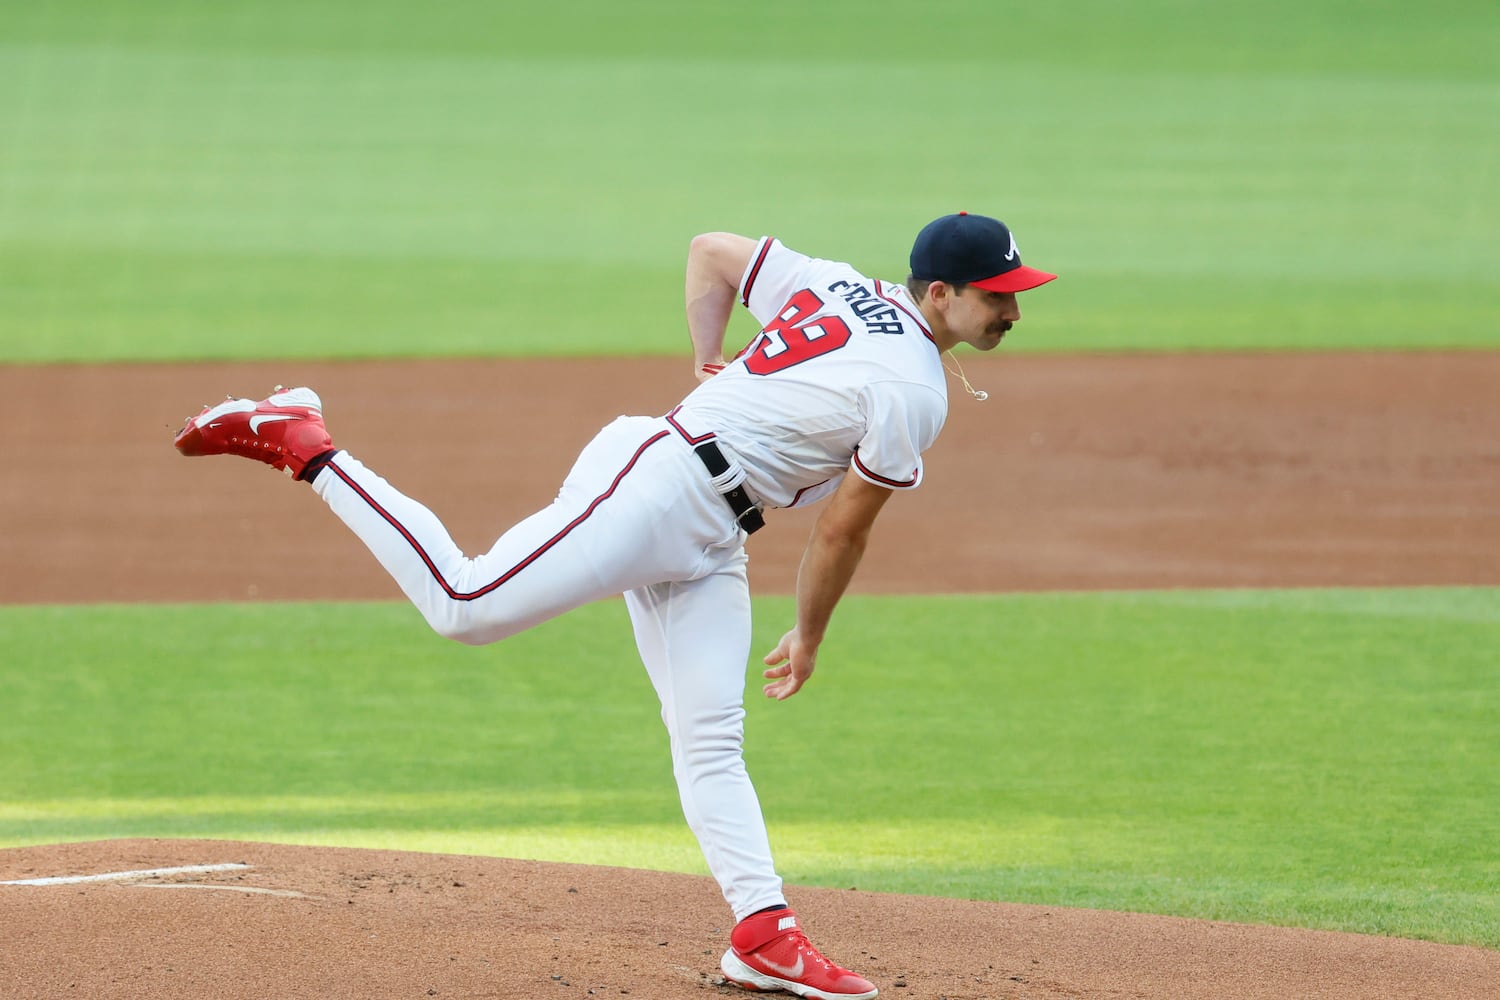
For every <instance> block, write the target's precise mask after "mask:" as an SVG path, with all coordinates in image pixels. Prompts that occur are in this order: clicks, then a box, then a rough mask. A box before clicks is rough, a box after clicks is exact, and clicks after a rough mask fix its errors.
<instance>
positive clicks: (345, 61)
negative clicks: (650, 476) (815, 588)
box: [0, 0, 1500, 1000]
mask: <svg viewBox="0 0 1500 1000" xmlns="http://www.w3.org/2000/svg"><path fill="white" fill-rule="evenodd" d="M1054 8H1056V9H1054ZM1497 37H1500V10H1497V9H1496V8H1495V7H1494V6H1493V5H1492V4H1484V3H1478V2H1459V0H1439V2H1437V3H1435V4H1427V5H1423V6H1422V7H1421V8H1420V9H1418V8H1417V7H1414V6H1412V5H1404V4H1394V3H1386V2H1383V0H1381V2H1368V3H1353V2H1342V0H1310V2H1300V3H1292V2H1290V0H1267V2H1263V3H1258V4H1254V5H1251V4H1243V3H1238V2H1231V3H1225V4H1219V5H1212V6H1210V5H1197V4H1187V3H1180V2H1173V0H1146V2H1143V3H1138V4H1132V5H1117V4H1111V3H1105V2H1103V0H1085V2H1082V3H1076V4H1068V5H1051V6H1037V5H1033V6H1031V7H1027V8H1022V7H1021V6H1020V5H1014V6H1013V5H1009V4H980V3H960V2H953V0H940V2H937V3H934V4H928V5H921V6H920V7H913V6H911V5H897V4H891V3H885V2H884V0H874V2H868V0H867V2H862V3H853V2H846V0H834V2H829V3H823V4H817V5H811V6H809V5H805V4H801V3H792V2H790V0H773V2H767V3H760V4H756V5H754V7H753V8H739V7H736V8H729V7H719V6H715V5H709V4H690V3H686V2H656V3H646V4H638V5H620V4H606V3H603V2H601V0H564V2H561V3H553V4H547V5H534V6H525V7H522V6H520V5H509V4H480V3H472V2H455V3H445V4H438V5H428V6H426V7H423V6H417V7H413V6H411V5H404V4H395V3H390V2H388V0H372V2H367V3H363V4H358V5H356V4H353V3H350V2H348V0H310V2H298V3H290V2H285V0H268V2H262V3H258V4H256V5H254V6H253V7H252V6H241V5H201V4H189V3H186V2H185V0H137V2H132V3H128V4H127V3H120V2H110V0H79V2H76V3H69V4H39V5H29V6H28V7H26V8H25V9H21V10H17V11H14V12H9V13H7V15H6V18H5V27H4V30H3V31H0V79H4V80H6V81H7V85H6V86H4V87H0V426H3V427H4V428H5V429H6V433H5V436H4V441H5V443H4V446H3V447H4V456H5V473H4V476H3V477H0V516H3V518H4V523H5V530H4V532H3V533H0V568H3V573H0V706H3V715H0V995H4V996H7V997H9V996H16V997H26V998H53V997H63V996H84V997H101V998H104V997H107V998H120V1000H137V998H144V997H153V998H184V1000H186V998H200V997H210V996H212V997H233V998H241V997H243V998H252V997H254V998H259V997H270V996H275V997H331V996H348V997H381V998H384V997H393V998H394V997H408V996H411V997H422V996H440V997H441V996H447V997H496V998H510V997H537V996H556V997H587V996H603V995H614V996H620V995H624V994H627V993H628V994H629V995H632V996H637V997H639V996H645V997H652V998H660V1000H676V998H686V997H703V996H720V995H722V996H725V997H732V996H735V995H738V991H737V990H735V989H734V988H732V987H728V986H725V985H723V984H722V983H721V982H720V981H719V980H718V977H717V956H718V950H719V949H722V947H723V939H724V937H725V935H726V934H727V930H728V925H729V921H730V916H729V914H728V912H727V909H726V908H725V907H724V905H723V902H722V900H721V899H720V897H719V895H718V890H717V887H716V886H715V885H714V884H713V882H712V880H711V879H709V878H708V876H707V875H706V874H705V871H706V869H705V868H704V865H703V862H702V860H701V857H700V855H699V853H698V850H697V847H696V845H695V843H694V842H693V840H692V838H691V835H690V834H689V833H688V831H687V828H686V826H685V824H684V823H683V821H682V818H681V813H680V809H679V806H678V802H677V797H676V792H675V788H674V786H673V783H672V776H671V771H670V760H669V757H668V754H667V749H666V740H665V734H664V732H663V731H662V728H661V725H660V722H659V720H658V718H657V713H658V707H657V704H656V702H655V699H654V696H653V694H652V691H651V688H650V685H649V684H648V682H647V680H646V677H645V676H644V673H643V671H642V670H641V668H640V664H639V662H638V660H637V658H636V655H635V652H634V649H633V646H632V644H631V639H630V629H629V625H628V621H627V620H626V615H625V612H624V609H623V607H622V606H621V605H620V604H619V603H618V602H613V601H610V602H604V603H601V604H597V605H594V606H591V607H588V608H585V609H582V610H580V611H577V612H574V613H572V614H570V615H568V616H566V617H564V618H562V619H559V620H557V621H554V622H552V623H549V624H547V625H545V626H543V627H541V628H539V629H537V630H535V631H533V632H531V633H527V634H525V635H522V636H519V637H516V638H514V639H511V640H507V641H506V642H504V643H501V644H499V645H495V646H490V647H484V648H478V649H472V648H466V647H461V646H458V645H456V644H450V643H445V642H444V641H443V640H440V639H438V638H437V637H435V636H434V635H432V634H431V633H430V632H429V631H428V630H427V629H426V627H425V626H424V625H423V624H422V622H421V619H420V617H419V616H418V615H417V614H416V612H415V611H413V610H412V609H411V608H410V607H409V606H408V605H407V604H406V603H405V602H404V601H403V600H401V599H400V595H399V592H398V591H397V590H396V588H395V586H394V585H393V584H391V583H390V582H389V581H388V580H387V579H386V577H385V576H384V574H383V573H382V572H381V571H380V570H379V567H378V566H377V565H376V564H375V563H374V561H373V560H372V559H371V558H370V557H369V555H368V554H367V553H366V552H365V550H364V549H363V548H362V547H361V546H360V544H359V543H358V542H357V541H356V540H355V539H354V538H353V536H352V535H350V534H348V532H347V531H345V530H344V529H343V527H342V526H341V525H340V524H339V523H338V522H337V521H336V519H334V518H333V517H332V516H331V515H329V513H328V512H327V511H326V509H325V508H324V507H323V506H322V504H320V503H319V502H318V501H317V500H316V498H315V497H313V496H312V495H311V494H310V492H309V491H307V490H305V489H303V488H301V487H298V486H294V485H292V484H289V483H287V482H285V481H284V480H283V478H282V477H280V476H279V475H277V474H275V473H272V472H270V471H267V470H265V469H262V468H259V467H257V466H254V465H252V464H250V463H246V462H241V461H238V460H233V459H206V460H194V461H187V460H184V459H182V458H181V457H180V456H178V455H177V454H176V453H175V452H174V451H173V449H172V448H171V438H172V434H173V432H174V431H175V430H176V429H177V428H178V427H179V426H181V424H182V421H183V419H184V418H185V417H187V416H189V415H191V414H193V413H195V412H197V410H198V409H199V408H200V407H201V406H202V405H203V404H204V403H207V402H210V401H214V400H217V399H220V398H222V397H223V395H224V394H225V393H232V394H234V395H250V396H260V395H263V394H264V393H265V392H266V391H268V390H269V389H270V388H271V387H272V386H273V385H275V384H277V383H284V384H287V385H295V384H308V385H312V386H314V387H315V388H317V389H318V390H319V392H320V393H321V394H322V396H323V399H324V402H325V404H326V406H327V418H328V423H329V427H330V430H331V431H332V433H333V436H334V440H335V441H336V442H337V443H338V444H339V445H340V446H342V447H347V448H349V449H350V450H351V451H353V452H355V453H356V454H358V456H359V457H360V458H361V459H363V460H364V461H366V462H367V463H369V464H370V465H371V466H372V467H374V468H377V469H379V470H380V471H381V472H382V474H384V475H386V476H387V477H389V478H390V479H391V480H392V481H393V482H395V483H397V484H399V485H401V486H402V487H403V488H404V489H406V490H408V491H409V492H411V493H412V494H413V495H415V496H416V497H418V498H419V499H422V500H423V501H425V502H427V503H428V504H429V505H430V506H432V508H433V509H434V510H435V511H436V512H437V513H438V514H439V515H440V516H442V517H443V518H444V519H445V520H446V521H447V522H448V523H449V525H450V527H451V528H452V529H453V531H454V536H455V538H456V539H457V540H458V541H459V542H460V544H462V545H464V546H465V547H466V548H467V549H469V550H470V551H477V550H481V549H483V548H485V547H487V546H488V544H489V543H490V541H492V540H493V538H494V537H495V536H496V535H497V534H498V533H499V532H500V531H502V530H504V528H506V527H507V526H509V525H510V524H512V523H514V522H515V521H516V520H517V519H519V518H520V517H523V516H525V515H526V514H528V513H529V512H531V511H532V510H535V509H537V508H538V507H540V506H542V505H544V504H545V503H547V502H548V501H549V500H550V499H551V497H552V494H553V492H554V491H555V489H556V486H557V484H558V482H560V480H561V477H562V475H563V474H564V473H565V472H566V470H567V468H568V466H569V465H570V463H571V461H572V459H573V458H574V456H575V455H576V454H577V451H578V449H579V448H580V447H581V446H582V445H583V444H584V443H585V442H586V441H587V440H588V439H589V437H590V436H591V435H592V433H593V432H594V431H595V430H596V429H597V428H598V427H599V426H601V425H602V424H604V423H606V422H607V421H609V420H610V419H612V418H613V417H614V416H616V415H617V414H621V413H653V414H654V413H662V412H665V411H666V410H667V409H669V408H670V407H671V406H672V405H673V404H674V403H675V402H676V400H677V399H678V398H679V397H680V396H681V395H682V394H683V393H684V392H686V391H687V390H688V389H689V388H690V387H691V385H692V384H693V383H692V372H691V370H690V365H689V361H688V354H687V350H686V346H687V344H686V333H685V324H684V321H683V318H682V302H681V299H682V267H683V262H684V257H685V252H686V247H687V243H688V240H689V239H690V238H691V237H692V235H693V234H695V233H697V232H700V231H704V230H711V229H727V230H732V231H736V232H742V233H745V234H748V235H760V234H762V233H773V234H775V235H777V236H778V237H780V238H781V239H783V240H784V241H785V242H786V243H787V244H788V245H790V246H793V247H796V248H798V249H802V250H805V251H807V252H810V253H813V254H817V255H821V256H829V257H839V258H842V259H846V260H849V261H850V262H852V263H854V264H856V265H857V266H859V267H861V268H862V269H864V270H866V271H867V272H869V273H873V274H878V275H882V276H885V277H888V278H890V279H891V280H896V281H899V280H901V279H903V278H904V276H905V273H906V252H907V250H908V248H909V246H910V242H911V237H912V235H913V234H914V233H915V232H916V230H917V229H918V228H920V227H921V225H922V224H924V223H925V222H926V221H928V220H929V219H931V218H933V217H934V216H937V215H940V214H944V213H947V212H951V211H957V210H960V209H964V210H970V211H975V212H984V213H987V214H994V215H997V216H999V217H1001V218H1003V219H1005V220H1006V221H1007V222H1008V223H1010V224H1011V225H1012V226H1013V228H1014V229H1015V231H1016V234H1017V237H1018V240H1019V242H1020V245H1021V248H1022V250H1023V252H1024V254H1025V257H1026V261H1027V263H1029V264H1033V265H1035V266H1038V267H1043V268H1046V269H1048V270H1051V271H1056V272H1058V273H1059V274H1060V275H1061V278H1060V279H1059V280H1058V281H1057V282H1055V283H1053V284H1051V285H1048V286H1045V287H1044V288H1042V289H1038V290H1036V291H1034V292H1030V293H1026V294H1025V295H1023V296H1022V300H1021V301H1022V308H1023V310H1024V313H1025V315H1024V317H1023V320H1022V322H1021V323H1020V324H1019V326H1018V327H1017V329H1016V330H1015V331H1014V332H1013V333H1012V334H1011V335H1010V336H1008V337H1007V339H1006V342H1005V345H1004V347H1003V348H1002V349H1001V350H1000V351H998V352H995V353H994V354H993V355H985V356H978V355H975V354H973V353H968V354H962V355H961V360H962V361H963V364H964V367H965V369H966V370H967V372H968V376H969V378H970V380H971V381H973V382H974V383H975V385H976V386H979V387H981V388H983V389H985V390H987V391H988V392H989V394H990V397H989V399H988V400H986V401H985V402H982V403H981V402H977V401H975V400H972V399H970V398H968V396H966V395H965V394H964V393H962V391H961V390H960V388H959V386H958V385H957V384H956V383H955V384H953V385H952V386H951V398H952V412H951V415H950V418H949V422H948V425H947V427H946V428H945V430H944V433H943V436H942V438H941V439H940V440H939V443H938V445H937V446H936V447H935V448H934V449H933V451H932V452H931V453H930V454H929V455H928V458H927V479H926V481H925V482H924V484H923V486H922V487H921V489H919V490H917V491H915V492H914V493H912V494H911V495H909V496H902V497H898V498H896V499H895V500H893V502H892V503H891V504H889V505H888V507H887V510H886V512H885V513H884V514H882V517H881V523H880V525H879V527H878V528H877V531H876V538H875V541H874V544H873V546H872V548H871V551H870V552H869V554H868V556H867V558H866V560H865V563H864V565H863V566H862V567H861V570H860V574H859V576H858V577H857V578H856V581H855V584H854V587H853V589H852V591H851V594H850V596H849V597H848V598H846V600H845V602H844V604H843V605H842V606H841V608H840V611H839V614H838V616H837V618H836V621H835V627H834V631H833V632H832V633H831V634H830V637H829V639H828V642H827V644H826V645H825V647H824V650H823V653H822V656H821V657H820V660H819V670H818V673H817V675H816V677H815V679H814V680H813V681H812V682H811V683H810V684H809V686H808V687H807V688H806V689H805V690H804V691H803V692H802V693H800V694H799V695H798V696H797V697H796V698H794V699H791V700H790V701H787V702H785V703H771V702H767V701H764V700H763V699H760V698H759V697H758V696H757V695H756V689H757V688H758V681H759V666H758V664H757V663H755V662H752V663H750V664H747V668H746V672H747V681H748V683H749V685H750V695H751V696H750V697H749V698H748V702H749V704H748V706H747V708H748V712H749V718H748V721H747V732H748V739H747V747H746V756H747V760H748V762H749V766H750V770H751V774H752V775H753V776H754V777H755V779H756V782H757V786H758V788H759V790H760V795H761V799H762V802H763V805H764V807H765V811H766V816H767V821H768V823H769V826H770V832H771V836H772V843H773V847H774V848H775V850H776V854H777V858H778V861H779V863H780V866H781V869H782V874H783V875H784V876H785V877H786V879H787V881H788V884H789V894H790V902H791V903H792V905H794V906H796V907H797V908H798V910H799V912H801V913H802V914H803V915H804V917H805V919H806V921H807V923H808V925H809V926H810V929H811V932H812V934H813V936H814V939H815V940H817V941H818V942H819V943H820V944H821V945H822V946H823V947H824V948H825V949H826V950H827V951H828V952H829V954H830V956H831V957H835V958H837V959H839V960H841V961H843V962H845V963H846V964H850V965H852V966H854V967H856V968H857V969H858V970H859V971H861V972H862V973H863V974H865V975H867V976H868V977H869V978H871V979H872V980H874V981H875V982H876V983H877V985H879V986H880V988H881V994H882V996H883V997H889V996H895V997H902V996H909V997H913V998H917V997H947V998H950V1000H959V998H963V1000H999V998H1006V1000H1019V998H1027V1000H1030V998H1064V997H1084V996H1088V997H1095V996H1098V997H1115V996H1132V997H1153V998H1154V997H1173V998H1178V997H1202V998H1248V997H1266V998H1271V997H1277V998H1285V997H1303V996H1306V997H1313V996H1319V997H1381V998H1390V997H1412V998H1417V997H1422V998H1433V997H1476V998H1482V997H1500V847H1497V844H1500V687H1497V682H1496V678H1497V665H1500V242H1497V241H1496V240H1495V238H1494V234H1495V233H1496V232H1497V231H1500V197H1497V195H1496V193H1495V188H1494V177H1495V176H1496V175H1497V173H1500V125H1497V122H1500V69H1497V68H1496V65H1495V62H1494V59H1493V51H1494V45H1495V39H1496V38H1497ZM735 323H736V325H735V326H734V327H732V332H731V337H735V336H738V337H740V338H741V339H742V340H744V339H748V338H749V337H750V336H751V335H752V334H753V332H754V331H753V324H752V322H751V321H750V319H749V317H748V316H745V315H741V316H739V317H737V319H736V321H735ZM814 513H815V512H814ZM810 524H811V517H810V516H809V515H808V514H807V513H805V512H772V514H771V517H770V518H769V527H768V529H767V530H766V531H763V532H761V533H759V534H757V535H756V536H755V537H754V538H753V539H752V540H751V543H750V545H749V551H750V555H751V576H752V583H753V585H754V587H755V588H756V593H757V599H756V604H755V608H756V622H757V633H756V635H757V640H756V644H755V645H756V648H757V649H760V648H765V649H769V648H770V647H771V645H773V644H774V642H775V639H776V637H777V636H779V635H780V634H781V632H782V631H783V630H784V629H785V628H786V627H787V625H788V623H789V621H790V619H791V617H792V602H791V598H790V596H789V594H790V592H791V589H792V586H793V583H794V579H795V572H796V564H797V559H798V556H799V554H800V551H801V548H802V544H803V542H804V540H805V538H806V534H807V530H808V527H809V525H810ZM230 866H232V867H230ZM121 873H127V874H121ZM128 873H136V874H128ZM142 873H144V874H142ZM153 873H154V874H153ZM26 883H33V884H26Z"/></svg>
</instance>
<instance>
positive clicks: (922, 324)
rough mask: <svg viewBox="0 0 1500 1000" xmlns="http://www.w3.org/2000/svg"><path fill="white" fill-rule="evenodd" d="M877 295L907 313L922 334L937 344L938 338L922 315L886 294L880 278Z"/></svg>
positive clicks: (876, 285) (876, 284) (876, 286)
mask: <svg viewBox="0 0 1500 1000" xmlns="http://www.w3.org/2000/svg"><path fill="white" fill-rule="evenodd" d="M875 294H876V295H878V296H880V297H881V298H882V299H884V300H885V301H887V302H889V303H890V304H891V305H893V306H895V307H896V308H897V309H900V310H901V311H902V312H904V313H906V315H908V316H910V317H911V319H912V322H913V323H915V324H917V326H919V327H921V328H922V332H923V333H925V334H927V339H928V340H930V341H932V342H933V343H934V344H936V343H937V338H936V337H934V336H933V335H932V331H931V330H929V329H927V321H926V320H924V319H923V318H922V314H921V313H919V312H916V313H914V312H912V311H911V310H910V309H908V308H906V307H905V306H904V305H902V304H901V302H900V301H899V300H898V299H897V298H896V297H895V296H894V295H887V294H886V293H885V289H883V288H881V287H880V279H879V278H876V279H875Z"/></svg>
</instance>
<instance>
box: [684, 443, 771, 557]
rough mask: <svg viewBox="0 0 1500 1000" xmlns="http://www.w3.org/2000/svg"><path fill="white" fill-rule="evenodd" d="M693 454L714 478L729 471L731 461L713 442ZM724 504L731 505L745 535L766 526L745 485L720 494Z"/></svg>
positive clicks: (701, 446)
mask: <svg viewBox="0 0 1500 1000" xmlns="http://www.w3.org/2000/svg"><path fill="white" fill-rule="evenodd" d="M693 454H695V455H697V456H698V458H699V459H701V460H702V462H703V466H704V468H706V469H708V474H709V475H710V476H713V477H714V478H716V479H717V478H718V477H719V476H722V475H723V474H724V473H726V472H728V471H729V460H728V459H727V458H725V457H724V453H723V452H722V451H720V450H719V446H718V445H716V444H714V443H713V442H712V441H705V442H703V443H702V444H700V445H697V446H696V447H694V448H693ZM720 496H722V497H723V498H724V502H725V503H727V504H729V509H730V510H732V511H734V519H735V520H736V521H738V522H740V527H741V528H744V529H745V534H747V535H753V534H755V533H756V532H757V531H759V530H760V529H761V528H764V527H765V526H766V519H765V517H764V516H763V515H762V514H761V512H760V508H759V507H757V506H755V502H754V501H753V500H751V499H750V494H748V493H746V492H745V487H744V484H743V483H742V484H740V485H739V486H736V487H735V488H734V489H732V490H725V491H724V492H723V493H721V494H720Z"/></svg>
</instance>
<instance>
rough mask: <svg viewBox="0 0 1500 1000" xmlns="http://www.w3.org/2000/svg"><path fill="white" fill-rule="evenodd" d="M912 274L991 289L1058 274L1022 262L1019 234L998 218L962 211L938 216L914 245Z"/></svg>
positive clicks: (1023, 285)
mask: <svg viewBox="0 0 1500 1000" xmlns="http://www.w3.org/2000/svg"><path fill="white" fill-rule="evenodd" d="M911 273H912V277H914V278H920V279H922V280H924V281H945V282H947V283H948V284H950V285H953V284H965V285H978V286H979V287H980V288H983V289H985V290H986V291H990V292H1024V291H1026V290H1027V289H1031V288H1035V287H1037V286H1038V285H1045V284H1046V283H1047V282H1049V281H1051V280H1052V279H1054V278H1056V277H1057V275H1055V274H1051V273H1049V272H1047V271H1040V270H1038V269H1036V268H1034V267H1027V266H1026V265H1024V264H1022V263H1021V251H1020V249H1019V248H1017V246H1016V237H1015V234H1014V233H1012V232H1011V231H1010V228H1009V227H1008V226H1006V224H1005V223H1003V222H1001V221H1000V220H999V219H992V218H990V217H989V216H987V215H970V214H969V213H968V212H959V213H957V214H956V215H945V216H943V217H942V218H940V219H934V220H933V221H932V222H929V223H928V224H927V225H926V226H924V227H923V228H922V231H921V232H920V233H918V234H917V239H916V242H914V243H913V244H912V248H911Z"/></svg>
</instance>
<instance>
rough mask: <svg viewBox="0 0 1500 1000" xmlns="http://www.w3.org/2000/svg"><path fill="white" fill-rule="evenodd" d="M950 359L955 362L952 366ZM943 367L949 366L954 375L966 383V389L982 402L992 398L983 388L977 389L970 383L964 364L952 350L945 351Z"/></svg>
mask: <svg viewBox="0 0 1500 1000" xmlns="http://www.w3.org/2000/svg"><path fill="white" fill-rule="evenodd" d="M949 361H952V362H953V364H952V365H951V366H950V365H949V364H948V362H949ZM943 367H944V368H947V369H948V371H950V372H952V373H953V374H954V375H957V376H958V380H959V381H960V382H962V383H963V384H964V391H965V392H967V393H968V394H969V395H971V396H973V397H974V398H975V399H977V400H979V401H980V402H981V403H982V402H984V401H985V400H986V399H989V398H990V394H989V393H987V392H985V391H984V390H983V389H976V388H974V387H973V386H972V385H970V384H969V379H968V377H967V376H965V375H964V366H963V365H961V364H959V363H958V359H957V358H955V357H954V356H953V352H952V351H944V352H943Z"/></svg>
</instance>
